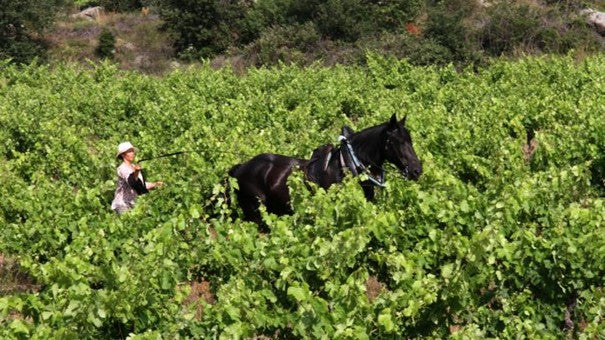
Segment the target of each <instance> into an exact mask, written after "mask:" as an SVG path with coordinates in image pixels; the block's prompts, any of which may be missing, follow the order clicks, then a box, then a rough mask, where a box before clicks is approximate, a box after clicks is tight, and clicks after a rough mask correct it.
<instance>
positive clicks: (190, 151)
mask: <svg viewBox="0 0 605 340" xmlns="http://www.w3.org/2000/svg"><path fill="white" fill-rule="evenodd" d="M205 151H206V150H183V151H177V152H171V153H167V154H163V155H159V156H155V157H148V158H143V159H141V160H139V161H138V163H141V162H144V161H150V160H153V159H158V158H164V157H170V156H176V155H181V154H185V153H204V152H205ZM213 152H215V153H219V154H229V155H236V156H242V157H250V156H249V155H246V154H243V153H239V152H231V151H219V150H214V151H213Z"/></svg>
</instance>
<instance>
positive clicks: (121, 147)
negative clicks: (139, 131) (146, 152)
mask: <svg viewBox="0 0 605 340" xmlns="http://www.w3.org/2000/svg"><path fill="white" fill-rule="evenodd" d="M130 149H133V150H136V148H135V147H134V145H132V143H130V142H122V143H120V145H118V154H117V155H116V157H120V155H121V154H123V153H124V152H126V151H128V150H130Z"/></svg>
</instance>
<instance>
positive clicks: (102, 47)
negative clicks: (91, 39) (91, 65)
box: [96, 29, 116, 59]
mask: <svg viewBox="0 0 605 340" xmlns="http://www.w3.org/2000/svg"><path fill="white" fill-rule="evenodd" d="M115 48H116V37H115V36H114V35H113V33H111V31H109V30H108V29H104V30H103V31H102V32H101V34H100V35H99V44H98V45H97V49H96V53H97V55H98V56H99V57H100V58H109V59H111V58H113V55H114V53H115Z"/></svg>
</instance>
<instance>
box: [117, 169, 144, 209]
mask: <svg viewBox="0 0 605 340" xmlns="http://www.w3.org/2000/svg"><path fill="white" fill-rule="evenodd" d="M133 172H134V169H133V167H132V166H131V165H128V164H126V163H122V164H120V166H119V167H118V170H117V173H118V185H117V188H116V192H115V194H114V197H113V202H111V209H112V210H116V211H120V212H122V211H125V210H128V209H130V208H132V207H134V202H135V201H136V198H137V196H138V195H137V192H136V191H135V190H134V188H133V187H132V186H131V185H130V184H129V183H128V177H129V176H130V175H131V174H132V173H133ZM139 180H141V182H143V183H145V182H144V181H143V174H142V173H141V172H140V171H139Z"/></svg>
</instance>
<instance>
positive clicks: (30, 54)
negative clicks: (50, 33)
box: [0, 0, 65, 63]
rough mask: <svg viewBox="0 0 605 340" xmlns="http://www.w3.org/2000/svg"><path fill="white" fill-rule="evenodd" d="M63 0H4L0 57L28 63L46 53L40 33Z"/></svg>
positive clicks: (0, 26) (52, 18)
mask: <svg viewBox="0 0 605 340" xmlns="http://www.w3.org/2000/svg"><path fill="white" fill-rule="evenodd" d="M64 3H65V1H64V0H49V1H36V0H3V1H2V3H1V7H2V10H1V11H0V59H7V58H11V59H13V61H15V62H17V63H29V62H31V61H32V60H33V59H35V58H36V57H39V58H43V57H44V56H45V51H46V46H45V45H44V42H43V39H42V34H43V33H44V32H45V30H46V29H47V28H49V27H50V26H51V25H52V24H53V22H54V20H55V16H56V13H57V12H58V9H59V8H61V7H62V6H63V4H64Z"/></svg>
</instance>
